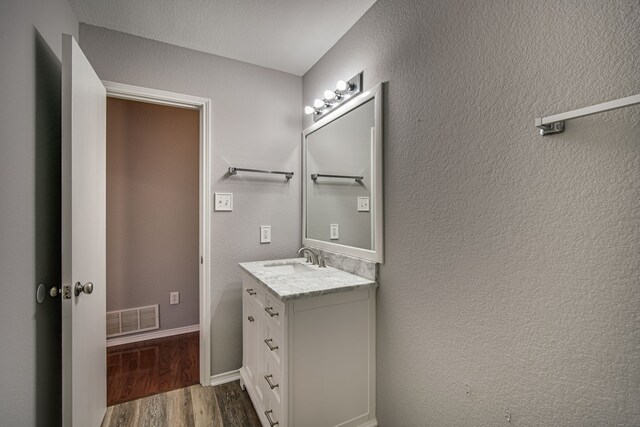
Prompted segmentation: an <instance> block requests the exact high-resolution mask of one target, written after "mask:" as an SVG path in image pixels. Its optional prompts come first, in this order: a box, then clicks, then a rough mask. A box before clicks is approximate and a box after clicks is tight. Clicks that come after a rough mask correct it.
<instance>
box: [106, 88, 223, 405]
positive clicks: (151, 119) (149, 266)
mask: <svg viewBox="0 0 640 427" xmlns="http://www.w3.org/2000/svg"><path fill="white" fill-rule="evenodd" d="M105 86H106V87H107V94H108V98H107V209H106V211H107V212H106V219H107V221H106V222H107V405H108V406H110V405H114V404H118V403H122V402H126V401H129V400H133V399H138V398H140V397H145V396H149V395H152V394H156V393H162V392H166V391H169V390H174V389H177V388H182V387H188V386H191V385H193V384H198V383H200V384H203V385H209V384H210V378H209V375H208V372H209V360H208V354H209V351H208V345H209V344H208V341H209V340H208V327H207V326H208V309H207V307H208V304H207V300H208V298H207V297H208V274H207V269H206V268H205V267H206V265H208V262H205V261H206V259H207V258H208V256H207V255H208V250H207V248H208V239H207V238H206V236H207V230H208V227H207V225H208V223H207V221H206V218H207V217H208V216H207V213H206V206H207V203H206V201H205V199H206V194H207V191H206V188H205V187H206V183H207V182H208V181H207V180H206V179H205V178H206V177H207V175H208V174H207V169H206V167H207V164H208V162H207V157H206V156H207V154H208V150H207V145H208V144H207V141H206V138H205V136H206V135H207V133H206V132H207V130H208V127H207V126H206V125H207V123H206V122H207V119H208V118H207V116H206V113H207V109H208V108H207V107H208V101H207V100H198V99H196V100H197V103H196V104H198V103H199V105H193V102H192V101H193V99H189V101H191V103H186V105H185V103H184V102H183V103H182V104H181V103H180V102H179V101H180V100H179V99H177V98H178V97H180V96H179V95H174V94H167V93H160V92H157V91H149V90H145V89H140V88H132V87H129V86H124V85H116V84H109V83H106V84H105ZM136 90H137V91H138V92H136ZM131 92H136V93H133V94H132V93H131ZM141 92H143V93H144V94H145V96H141V95H142V94H141ZM149 92H155V95H159V94H162V95H163V96H159V97H155V98H154V97H151V98H150V97H149V96H148V94H149ZM167 95H171V96H173V100H172V101H171V102H167ZM201 101H206V102H201ZM203 299H204V300H203Z"/></svg>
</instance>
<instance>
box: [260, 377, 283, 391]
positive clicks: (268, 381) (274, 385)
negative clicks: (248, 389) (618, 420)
mask: <svg viewBox="0 0 640 427" xmlns="http://www.w3.org/2000/svg"><path fill="white" fill-rule="evenodd" d="M269 378H273V375H265V376H264V379H265V380H267V384H269V387H271V390H273V389H274V388H276V387H280V384H274V383H272V382H271V380H270V379H269Z"/></svg>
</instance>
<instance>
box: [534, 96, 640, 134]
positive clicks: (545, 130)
mask: <svg viewBox="0 0 640 427" xmlns="http://www.w3.org/2000/svg"><path fill="white" fill-rule="evenodd" d="M635 104H640V94H639V95H632V96H627V97H626V98H620V99H615V100H613V101H608V102H603V103H602V104H596V105H592V106H591V107H584V108H578V109H577V110H573V111H568V112H566V113H560V114H554V115H553V116H548V117H540V118H539V119H536V122H535V123H536V127H537V128H538V129H540V135H549V134H552V133H560V132H563V131H564V121H565V120H570V119H576V118H578V117H584V116H590V115H592V114H597V113H604V112H605V111H609V110H616V109H618V108H622V107H628V106H630V105H635Z"/></svg>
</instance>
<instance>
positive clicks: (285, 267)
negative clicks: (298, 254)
mask: <svg viewBox="0 0 640 427" xmlns="http://www.w3.org/2000/svg"><path fill="white" fill-rule="evenodd" d="M263 267H264V269H265V271H267V272H269V273H272V274H297V273H307V272H309V271H313V268H311V267H309V266H308V265H304V264H300V263H299V262H291V261H289V262H272V263H270V264H265V265H264V266H263Z"/></svg>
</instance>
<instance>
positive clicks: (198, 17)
mask: <svg viewBox="0 0 640 427" xmlns="http://www.w3.org/2000/svg"><path fill="white" fill-rule="evenodd" d="M69 3H70V4H71V7H72V8H73V10H74V12H75V13H76V15H77V17H78V19H79V20H80V21H81V22H86V23H88V24H91V25H96V26H100V27H105V28H109V29H112V30H117V31H122V32H126V33H130V34H134V35H136V36H141V37H146V38H149V39H153V40H158V41H161V42H165V43H171V44H174V45H177V46H182V47H186V48H190V49H195V50H199V51H202V52H207V53H211V54H214V55H220V56H224V57H227V58H232V59H237V60H239V61H244V62H248V63H251V64H256V65H261V66H263V67H268V68H273V69H276V70H280V71H285V72H287V73H292V74H295V75H299V76H301V75H303V74H304V73H305V72H306V71H307V70H309V68H311V66H312V65H313V64H315V63H316V61H318V59H320V58H321V57H322V55H324V54H325V53H326V52H327V51H328V50H329V49H330V48H331V46H333V45H334V44H335V43H336V42H337V41H338V39H340V37H342V36H343V35H344V34H345V33H346V32H347V30H348V29H349V28H351V26H352V25H353V24H354V23H355V22H356V21H357V20H358V19H359V18H360V17H361V16H362V15H363V14H364V13H365V12H366V11H367V10H368V9H369V8H370V7H371V6H372V5H373V3H375V0H348V1H344V0H315V1H312V0H69Z"/></svg>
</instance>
